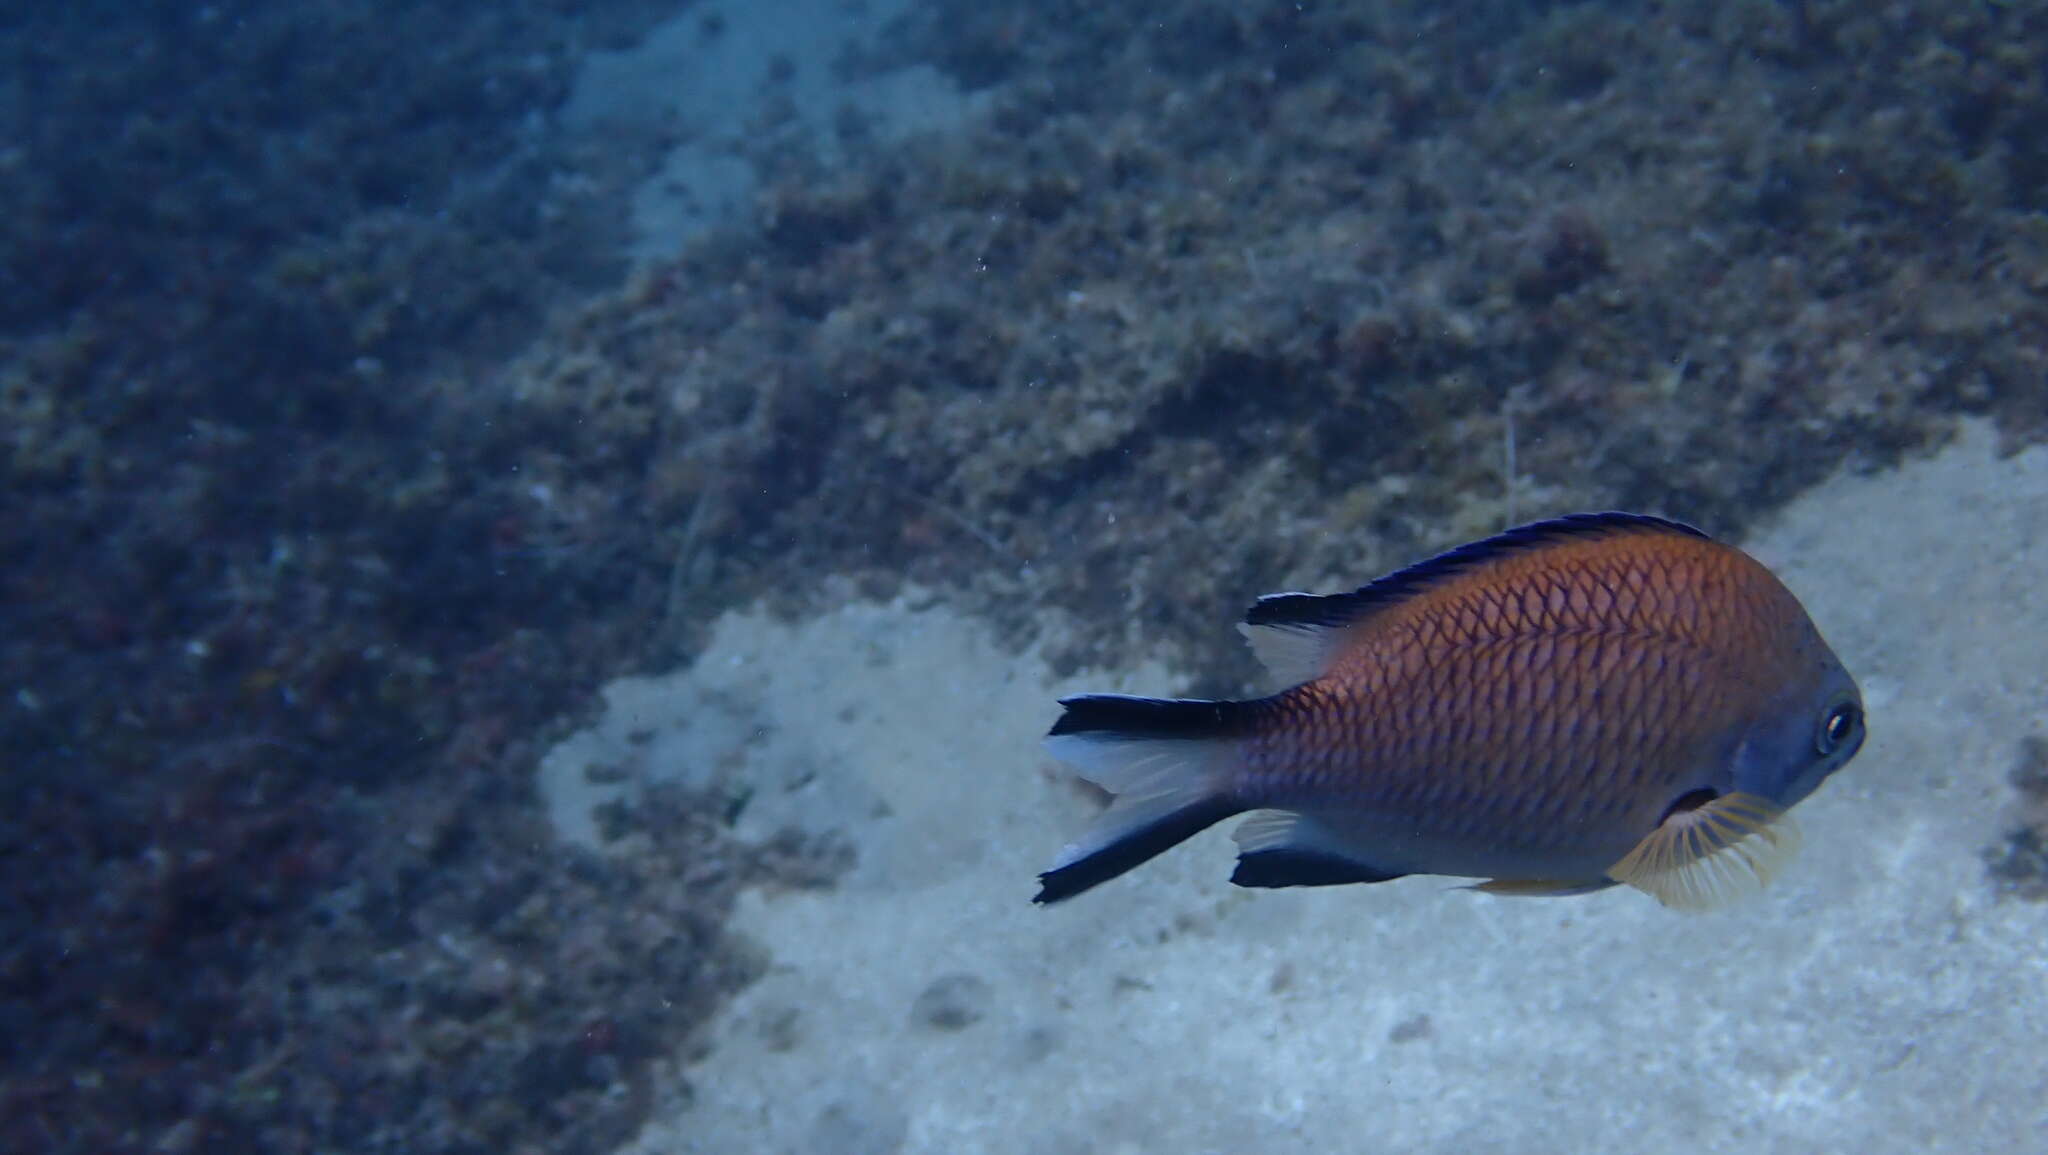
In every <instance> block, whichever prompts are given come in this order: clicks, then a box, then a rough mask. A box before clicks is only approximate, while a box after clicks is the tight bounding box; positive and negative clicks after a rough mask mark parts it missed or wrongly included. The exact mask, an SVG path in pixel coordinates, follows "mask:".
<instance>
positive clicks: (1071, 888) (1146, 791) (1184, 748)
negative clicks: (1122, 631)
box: [1032, 694, 1250, 903]
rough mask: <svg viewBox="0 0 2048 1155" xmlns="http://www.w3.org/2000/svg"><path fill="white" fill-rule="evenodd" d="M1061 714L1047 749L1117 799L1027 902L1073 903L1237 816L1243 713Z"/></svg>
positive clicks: (1188, 703) (1183, 708)
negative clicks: (1233, 785) (1234, 773)
mask: <svg viewBox="0 0 2048 1155" xmlns="http://www.w3.org/2000/svg"><path fill="white" fill-rule="evenodd" d="M1060 705H1062V706H1065V707H1066V713H1064V714H1062V715H1060V719H1059V721H1057V722H1055V723H1053V727H1052V731H1051V733H1050V734H1049V735H1047V737H1046V740H1045V745H1046V749H1048V750H1050V751H1051V752H1052V754H1053V756H1054V757H1056V758H1058V759H1060V760H1061V761H1063V762H1066V763H1068V764H1070V765H1072V766H1073V767H1074V768H1075V769H1076V770H1077V771H1079V773H1080V775H1081V777H1083V778H1085V779H1087V780H1088V781H1090V782H1093V783H1095V784H1096V785H1098V786H1100V787H1102V788H1103V789H1105V790H1107V791H1109V792H1110V793H1111V794H1112V795H1114V796H1115V798H1114V800H1113V801H1112V802H1111V803H1110V806H1109V809H1107V810H1105V811H1103V812H1102V815H1101V817H1099V818H1097V819H1096V820H1095V823H1094V825H1092V826H1090V827H1089V828H1088V830H1087V831H1086V832H1084V833H1083V834H1082V835H1081V837H1080V838H1079V839H1077V840H1075V841H1074V842H1071V843H1069V844H1068V845H1067V847H1066V849H1065V850H1062V851H1061V852H1060V856H1059V858H1058V860H1057V861H1055V862H1054V863H1053V866H1052V869H1050V870H1048V871H1046V872H1045V873H1044V874H1041V875H1039V876H1038V881H1039V883H1040V884H1041V885H1040V889H1039V892H1038V896H1037V897H1036V898H1034V899H1033V900H1032V901H1034V902H1042V903H1043V902H1059V901H1060V900H1062V899H1067V898H1072V897H1073V896H1075V895H1077V894H1080V893H1081V892H1082V891H1084V890H1087V889H1089V888H1090V887H1093V886H1096V885H1097V884H1099V883H1103V882H1107V881H1109V880H1110V879H1112V878H1115V877H1116V876H1117V875H1119V874H1122V873H1124V872H1125V871H1127V870H1129V869H1131V868H1132V867H1134V866H1137V865H1138V864H1139V863H1142V862H1145V861H1146V860H1148V859H1150V858H1153V857H1154V856H1156V855H1159V854H1161V853H1164V852H1165V851H1166V850H1168V849H1170V848H1172V847H1173V846H1175V845H1177V844H1178V843H1180V842H1183V841H1185V840H1186V839H1189V838H1192V837H1193V836H1195V835H1196V834H1199V833H1201V832H1202V831H1204V830H1206V829H1208V828H1209V827H1211V826H1214V825H1215V824H1216V823H1218V822H1221V821H1223V820H1224V819H1226V818H1229V817H1231V816H1232V815H1234V814H1238V813H1241V812H1242V811H1243V810H1244V807H1243V806H1242V805H1240V804H1239V803H1238V802H1237V801H1236V800H1235V799H1234V798H1233V797H1232V796H1231V793H1230V789H1229V785H1228V784H1229V777H1230V771H1231V770H1232V769H1233V768H1234V767H1235V766H1236V764H1237V758H1238V739H1240V738H1241V737H1243V736H1244V735H1245V734H1246V733H1247V732H1248V728H1249V724H1250V718H1249V714H1248V712H1247V707H1246V706H1245V705H1244V704H1243V703H1238V702H1210V701H1201V700H1196V699H1171V698H1130V697H1125V696H1123V695H1120V694H1087V695H1083V696H1081V697H1078V698H1064V699H1062V700H1061V701H1060Z"/></svg>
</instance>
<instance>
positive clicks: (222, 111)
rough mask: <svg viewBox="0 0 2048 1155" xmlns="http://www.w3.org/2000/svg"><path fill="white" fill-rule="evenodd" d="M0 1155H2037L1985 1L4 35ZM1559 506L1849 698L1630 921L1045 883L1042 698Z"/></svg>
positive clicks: (1055, 836)
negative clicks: (1759, 818) (1859, 714)
mask: <svg viewBox="0 0 2048 1155" xmlns="http://www.w3.org/2000/svg"><path fill="white" fill-rule="evenodd" d="M0 77H4V79H5V84H4V86H0V432H4V437H5V441H4V456H0V461H4V463H5V469H6V489H5V499H4V502H0V559H4V563H0V589H4V599H0V607H4V613H5V621H6V629H5V630H4V632H0V674H4V686H0V689H4V694H0V711H4V718H5V721H4V724H0V743H4V746H0V755H4V757H0V773H4V775H5V785H6V800H7V803H8V805H6V806H5V807H0V868H4V872H5V883H4V887H0V1148H5V1149H6V1150H9V1151H24V1152H31V1151H34V1152H40V1151H51V1152H95V1153H98V1152H125V1151H136V1152H143V1151H150V1152H179V1151H198V1150H242V1151H265V1152H271V1151H275V1152H297V1151H305V1152H314V1151H322V1152H325V1151H393V1152H419V1153H438V1152H449V1153H455V1152H506V1151H534V1152H541V1151H545V1152H610V1151H618V1150H627V1149H631V1150H638V1151H646V1152H650V1153H652V1152H669V1151H691V1152H698V1151H703V1152H727V1151H732V1152H754V1151H799V1152H861V1151H879V1152H890V1151H904V1152H939V1151H946V1152H952V1151H991V1152H996V1151H1025V1152H1077V1153H1078V1152H1098V1151H1099V1152H1120V1151H1157V1150H1176V1151H1208V1150H1225V1149H1238V1150H1244V1149H1250V1150H1260V1151H1309V1150H1361V1151H1417V1152H1421V1151H1458V1152H1478V1151H1502V1152H1507V1151H1514V1152H1534V1151H1559V1152H1566V1151H1569V1152H1589V1151H1608V1150H1615V1151H1621V1150H1628V1151H1641V1150H1645V1149H1648V1150H1663V1149H1675V1148H1677V1147H1679V1146H1680V1145H1681V1144H1682V1145H1684V1146H1685V1147H1686V1148H1688V1149H1692V1150H1707V1151H1718V1150H1734V1149H1736V1148H1738V1147H1739V1148H1741V1149H1744V1150H1758V1149H1761V1150H1768V1151H1812V1150H1842V1149H1850V1148H1855V1149H1861V1150H1865V1151H1926V1150H2011V1151H2022V1150H2038V1149H2048V1097H2044V1096H2043V1095H2042V1094H2041V1089H2042V1087H2043V1086H2044V1085H2048V1052H2044V1051H2043V1049H2042V1047H2041V1045H2040V1039H2041V1038H2042V1037H2043V1032H2044V1029H2048V953H2044V951H2043V949H2042V946H2041V944H2042V943H2043V942H2044V941H2048V938H2044V932H2048V903H2044V899H2048V712H2044V705H2043V699H2042V694H2041V687H2042V686H2043V685H2048V657H2044V655H2048V625H2044V623H2048V595H2044V593H2043V592H2042V591H2041V590H2040V588H2039V582H2038V575H2039V574H2040V573H2041V572H2043V567H2044V565H2048V556H2044V552H2048V451H2044V450H2043V449H2041V448H2040V443H2041V441H2042V440H2043V437H2044V431H2048V378H2044V367H2048V217H2044V212H2048V88H2044V86H2048V6H2043V5H2040V4H2029V3H2004V4H1948V3H1937V2H1934V0H1902V2H1900V3H1895V4H1888V5H1868V4H1861V3H1853V2H1848V0H1809V2H1805V3H1784V2H1765V0H1753V2H1735V3H1715V4H1709V3H1670V4H1661V3H1645V2H1622V0H1586V2H1581V3H1535V2H1507V0H1453V2H1449V3H1391V2H1390V3H1365V2H1359V3H1310V4H1299V3H1293V2H1288V3H1260V2H1249V3H1247V2H1244V0H1238V2H1235V3H1222V2H1210V0H1164V2H1161V3H1154V4H1146V5H1135V4H1107V5H1103V4H1077V3H1064V2H1053V3H1023V2H1017V3H1007V2H996V3H978V4H964V3H952V2H931V3H918V2H916V0H781V2H773V3H760V4H741V3H738V2H737V0H695V2H689V0H682V2H678V0H597V2H594V3H592V2H585V3H569V2H567V0H522V2H517V3H482V2H480V0H439V2H436V3H431V4H417V3H398V2H394V0H328V2H312V3H275V2H274V3H268V4H265V3H258V2H255V0H225V2H221V3H212V4H201V5H171V6H148V5H131V4H109V3H89V2H88V3H74V4H64V5H43V6H32V5H8V6H6V8H5V10H4V11H0ZM1607 508H1624V509H1632V510H1641V511H1644V512H1651V513H1656V514H1660V515H1665V516H1670V517H1676V518H1681V519H1684V520H1686V521H1689V522H1692V523H1694V524H1697V525H1700V526H1702V527H1704V528H1706V529H1708V530H1709V531H1711V532H1713V533H1714V534H1716V535H1717V536H1720V537H1723V538H1725V539H1727V540H1730V541H1734V542H1737V543H1740V544H1742V545H1743V546H1744V548H1746V549H1748V550H1750V551H1751V552H1753V553H1754V554H1756V556H1758V557H1759V558H1761V559H1762V560H1764V561H1765V562H1766V563H1767V564H1769V565H1771V566H1772V567H1773V569H1775V570H1776V571H1777V572H1779V573H1780V574H1781V576H1783V577H1784V578H1785V580H1786V582H1787V583H1788V584H1789V585H1790V586H1791V587H1792V588H1793V589H1794V590H1795V592H1796V593H1797V594H1798V595H1799V596H1800V598H1801V599H1802V600H1803V601H1804V602H1805V604H1806V606H1807V607H1808V609H1809V610H1810V611H1811V612H1812V615H1813V617H1814V619H1815V620H1816V621H1817V622H1818V624H1819V626H1820V628H1821V629H1822V630H1823V632H1825V633H1826V634H1827V636H1828V638H1829V640H1830V641H1831V642H1832V643H1833V644H1834V645H1835V648H1836V649H1837V650H1838V651H1839V652H1840V653H1841V655H1842V657H1843V660H1844V662H1845V663H1846V664H1847V665H1848V667H1849V668H1850V670H1851V671H1852V672H1853V673H1855V674H1856V676H1857V677H1858V679H1859V681H1861V683H1862V684H1863V687H1864V691H1865V694H1866V698H1867V703H1868V705H1869V713H1870V731H1871V739H1870V742H1869V744H1868V745H1867V747H1866V748H1865V749H1864V751H1863V752H1862V753H1861V754H1860V755H1859V756H1858V758H1857V760H1856V761H1855V762H1854V763H1853V764H1852V765H1850V766H1849V767H1848V769H1846V770H1845V771H1843V772H1842V773H1841V774H1840V775H1838V776H1837V777H1836V779H1835V780H1832V781H1830V782H1829V783H1828V784H1827V785H1826V786H1825V787H1824V788H1823V789H1822V790H1821V791H1820V792H1819V793H1818V794H1816V795H1815V796H1814V797H1813V798H1812V799H1811V800H1809V801H1807V802H1805V803H1803V804H1802V805H1801V808H1800V812H1799V813H1800V818H1801V821H1802V825H1803V826H1804V827H1805V831H1806V847H1805V850H1804V852H1803V854H1802V856H1801V858H1800V859H1799V860H1798V861H1797V862H1795V863H1794V864H1793V866H1792V868H1791V869H1790V870H1789V871H1788V872H1787V873H1786V875H1785V876H1784V877H1783V878H1781V879H1779V880H1778V881H1777V882H1776V883H1775V884H1774V885H1773V886H1772V887H1771V888H1770V889H1769V890H1768V891H1766V892H1765V893H1764V894H1763V895H1762V896H1760V897H1759V898H1757V899H1755V900H1753V901H1751V902H1746V903H1743V904H1739V905H1738V906H1736V907H1733V908H1731V909H1729V910H1726V911H1721V912H1716V913H1713V914H1709V915H1704V916H1698V917H1689V916H1685V915H1681V914H1678V913H1676V912H1672V911H1667V910H1664V909H1662V908H1660V907H1658V906H1657V905H1656V904H1655V903H1653V902H1651V901H1650V900H1649V899H1647V898H1645V897H1644V896H1642V895H1640V894H1635V893H1632V892H1620V893H1616V892H1608V893H1603V894H1598V895H1591V896H1586V897H1581V898H1573V899H1558V900H1544V901H1540V902H1539V901H1533V900H1532V901H1511V900H1504V899H1495V898H1492V897H1489V896H1480V895H1469V894H1463V893H1447V892H1446V891H1447V887H1446V886H1445V885H1444V883H1443V881H1442V880H1432V879H1407V880H1403V881H1398V882H1392V883H1386V884H1380V885H1375V886H1351V887H1338V888H1328V889H1310V890H1305V891H1287V892H1273V893H1255V892H1250V891H1244V890H1240V889H1236V888H1232V887H1231V886H1230V885H1229V884H1228V882H1227V877H1228V865H1229V862H1230V850H1229V847H1228V845H1227V843H1225V842H1223V841H1222V836H1221V835H1218V834H1211V835H1205V836H1203V838H1202V839H1198V840H1196V841H1195V842H1193V843H1191V844H1189V845H1187V846H1185V847H1182V848H1180V849H1178V850H1176V851H1175V852H1173V853H1172V854H1170V855H1167V856H1165V857H1163V858H1161V859H1160V860H1158V861H1157V862H1155V863H1152V864H1150V865H1148V866H1147V867H1145V868H1144V869H1143V870H1142V871H1139V872H1136V873H1134V874H1132V875H1131V876H1130V877H1128V878H1126V879H1121V880H1118V881H1117V882H1115V883H1113V884H1110V885H1107V886H1105V887H1103V888H1102V889H1101V890H1100V891H1099V892H1096V893H1091V894H1089V895H1087V896H1085V897H1083V898H1080V899H1077V900H1075V902H1073V903H1071V904H1066V905H1063V906H1061V907H1057V908H1054V909H1050V910H1041V909H1035V908H1033V907H1032V906H1031V904H1030V901H1029V900H1030V897H1031V895H1032V892H1033V890H1034V881H1033V880H1034V876H1035V875H1036V873H1037V872H1038V871H1040V870H1042V869H1044V868H1045V867H1046V866H1047V865H1048V864H1049V862H1050V861H1051V858H1052V856H1053V855H1054V854H1055V853H1056V852H1057V851H1058V849H1059V847H1060V846H1061V844H1062V843H1063V842H1065V841H1066V840H1067V839H1068V838H1070V837H1071V836H1072V835H1073V834H1074V832H1075V831H1076V830H1078V829H1080V828H1081V827H1082V826H1083V825H1085V823H1086V822H1087V820H1088V817H1089V816H1090V814H1091V813H1092V812H1093V810H1094V809H1095V808H1097V807H1098V806H1099V805H1100V798H1099V796H1098V795H1093V794H1091V793H1090V792H1089V791H1088V789H1087V788H1086V787H1084V786H1083V785H1081V784H1079V783H1077V782H1076V781H1075V780H1074V779H1073V778H1072V777H1071V775H1070V774H1069V773H1068V772H1067V771H1066V770H1065V769H1064V768H1063V767H1061V766H1060V765H1059V764H1058V763H1056V762H1055V761H1053V760H1052V759H1051V758H1049V757H1047V756H1046V755H1045V754H1044V753H1043V752H1042V751H1041V749H1040V747H1039V739H1040V737H1041V736H1042V735H1043V733H1044V730H1045V728H1046V727H1047V726H1048V725H1050V724H1051V722H1052V720H1053V719H1054V718H1055V717H1056V716H1057V713H1058V707H1057V706H1056V705H1055V699H1056V698H1057V697H1058V696H1060V695H1062V694H1067V693H1074V692H1081V691H1103V690H1113V691H1121V692H1129V693H1139V694H1190V695H1203V696H1234V695H1243V694H1246V693H1249V692H1252V690H1253V688H1254V686H1255V685H1256V683H1257V680H1258V676H1259V675H1258V672H1257V670H1256V667H1255V664H1254V662H1253V660H1252V658H1251V656H1250V655H1249V653H1248V652H1246V651H1245V649H1244V647H1243V645H1242V643H1241V641H1240V640H1239V639H1238V638H1237V636H1236V635H1235V633H1234V631H1233V630H1232V629H1231V626H1232V624H1233V623H1234V622H1235V621H1236V620H1237V619H1238V617H1239V615H1240V614H1241V613H1242V610H1243V608H1244V606H1246V605H1248V604H1250V602H1251V601H1252V600H1253V599H1254V598H1256V597H1258V596H1259V595H1262V594H1266V593H1269V592H1273V591H1276V590H1285V589H1309V590H1317V591H1336V590H1342V589H1348V588H1351V587H1353V586H1355V585H1357V584H1359V583H1361V582H1363V581H1366V580H1368V579H1370V578H1373V577H1375V576H1378V575H1379V574H1381V573H1384V572H1386V571H1388V570H1390V569H1393V568H1395V567H1397V566H1400V565H1403V564H1406V563H1408V562H1411V561H1414V560H1416V559H1418V558H1421V557H1425V556H1427V555H1429V554H1431V553H1433V552H1435V551H1437V550H1439V549H1442V548H1444V547H1448V546H1451V545H1455V544H1458V543H1460V542H1465V541H1470V540H1473V539H1475V538H1478V537H1483V536H1485V535H1487V534H1490V533H1493V532H1495V531H1497V530H1499V529H1501V528H1502V527H1504V526H1506V525H1509V524H1512V523H1514V522H1517V521H1524V520H1529V519H1532V518H1536V517H1541V516H1546V515H1550V514H1555V513H1560V512H1565V511H1569V510H1582V509H1607Z"/></svg>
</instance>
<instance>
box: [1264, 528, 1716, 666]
mask: <svg viewBox="0 0 2048 1155" xmlns="http://www.w3.org/2000/svg"><path fill="white" fill-rule="evenodd" d="M1617 533H1674V534H1682V535H1684V536H1687V537H1699V538H1704V537H1706V536H1707V535H1706V534H1704V533H1701V532H1700V531H1699V530H1697V529H1694V528H1693V527H1691V526H1689V525H1686V524H1685V523H1683V522H1677V521H1671V520H1668V519H1666V518H1661V517H1651V516H1649V515H1648V514H1641V513H1574V514H1568V515H1566V516H1564V517H1556V518H1551V519H1550V520H1548V521H1537V522H1531V523H1529V524H1528V525H1522V526H1516V527H1515V528H1514V529H1511V530H1508V531H1506V532H1505V533H1499V534H1495V535H1494V536H1492V537H1489V538H1486V539H1484V540H1481V541H1475V542H1472V543H1471V544H1469V545H1461V546H1459V547H1457V548H1456V549H1452V550H1446V551H1445V552H1443V553H1440V554H1437V555H1436V556H1435V557H1432V558H1429V559H1427V560H1426V561H1419V562H1416V563H1415V564H1414V565H1411V566H1408V567H1407V568H1405V569H1398V570H1395V571H1394V572H1393V573H1390V574H1388V575H1387V576H1385V577H1383V578H1379V579H1377V580H1374V581H1372V582H1369V583H1367V584H1365V585H1362V586H1360V587H1358V588H1357V589H1355V590H1353V591H1351V592H1350V593H1348V594H1328V595H1316V594H1299V593H1287V594H1268V595H1266V596H1265V597H1262V598H1260V599H1259V600H1258V602H1257V603H1256V604H1255V605H1253V606H1252V608H1251V609H1250V610H1248V611H1246V612H1245V616H1244V625H1243V626H1242V627H1241V629H1242V630H1243V631H1244V634H1245V636H1246V638H1248V639H1249V640H1250V641H1251V644H1252V649H1253V650H1254V651H1256V652H1257V653H1258V655H1259V658H1260V660H1262V661H1264V662H1265V663H1266V666H1267V668H1269V669H1271V670H1272V671H1273V673H1274V674H1275V675H1276V676H1278V677H1279V678H1281V679H1282V680H1283V681H1285V682H1286V683H1287V684H1289V685H1298V684H1300V683H1302V682H1306V681H1308V680H1310V679H1312V678H1314V677H1316V676H1317V675H1319V674H1321V673H1322V672H1323V670H1324V669H1326V668H1327V667H1328V665H1329V660H1330V656H1331V654H1332V652H1333V651H1334V650H1335V648H1336V644H1337V640H1338V635H1339V634H1341V633H1342V632H1343V631H1344V630H1345V629H1347V628H1349V627H1351V626H1354V625H1357V624H1358V623H1359V622H1361V621H1364V620H1365V619H1366V618H1368V617H1371V616H1372V615H1373V614H1374V613H1376V612H1378V611H1379V610H1381V609H1384V608H1386V607H1387V606H1391V605H1395V604H1398V603H1400V602H1404V601H1407V600H1408V599H1409V598H1411V597H1414V596H1415V595H1416V594H1418V593H1421V592H1422V591H1423V590H1424V589H1427V588H1428V587H1430V586H1433V585H1435V584H1437V583H1438V582H1441V581H1443V580H1445V579H1447V578H1451V577H1455V576H1457V575H1458V574H1461V573H1465V572H1467V571H1470V570H1473V569H1477V568H1478V567H1480V566H1483V565H1486V564H1487V563H1489V562H1493V561H1497V560H1499V559H1500V558H1503V557H1506V556H1509V555H1511V554H1516V553H1523V552H1526V551H1529V550H1535V549H1542V548H1544V547H1546V546H1551V545H1557V544H1559V543H1561V542H1567V541H1577V540H1584V539H1587V538H1595V537H1606V536H1609V535H1612V534H1617Z"/></svg>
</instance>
